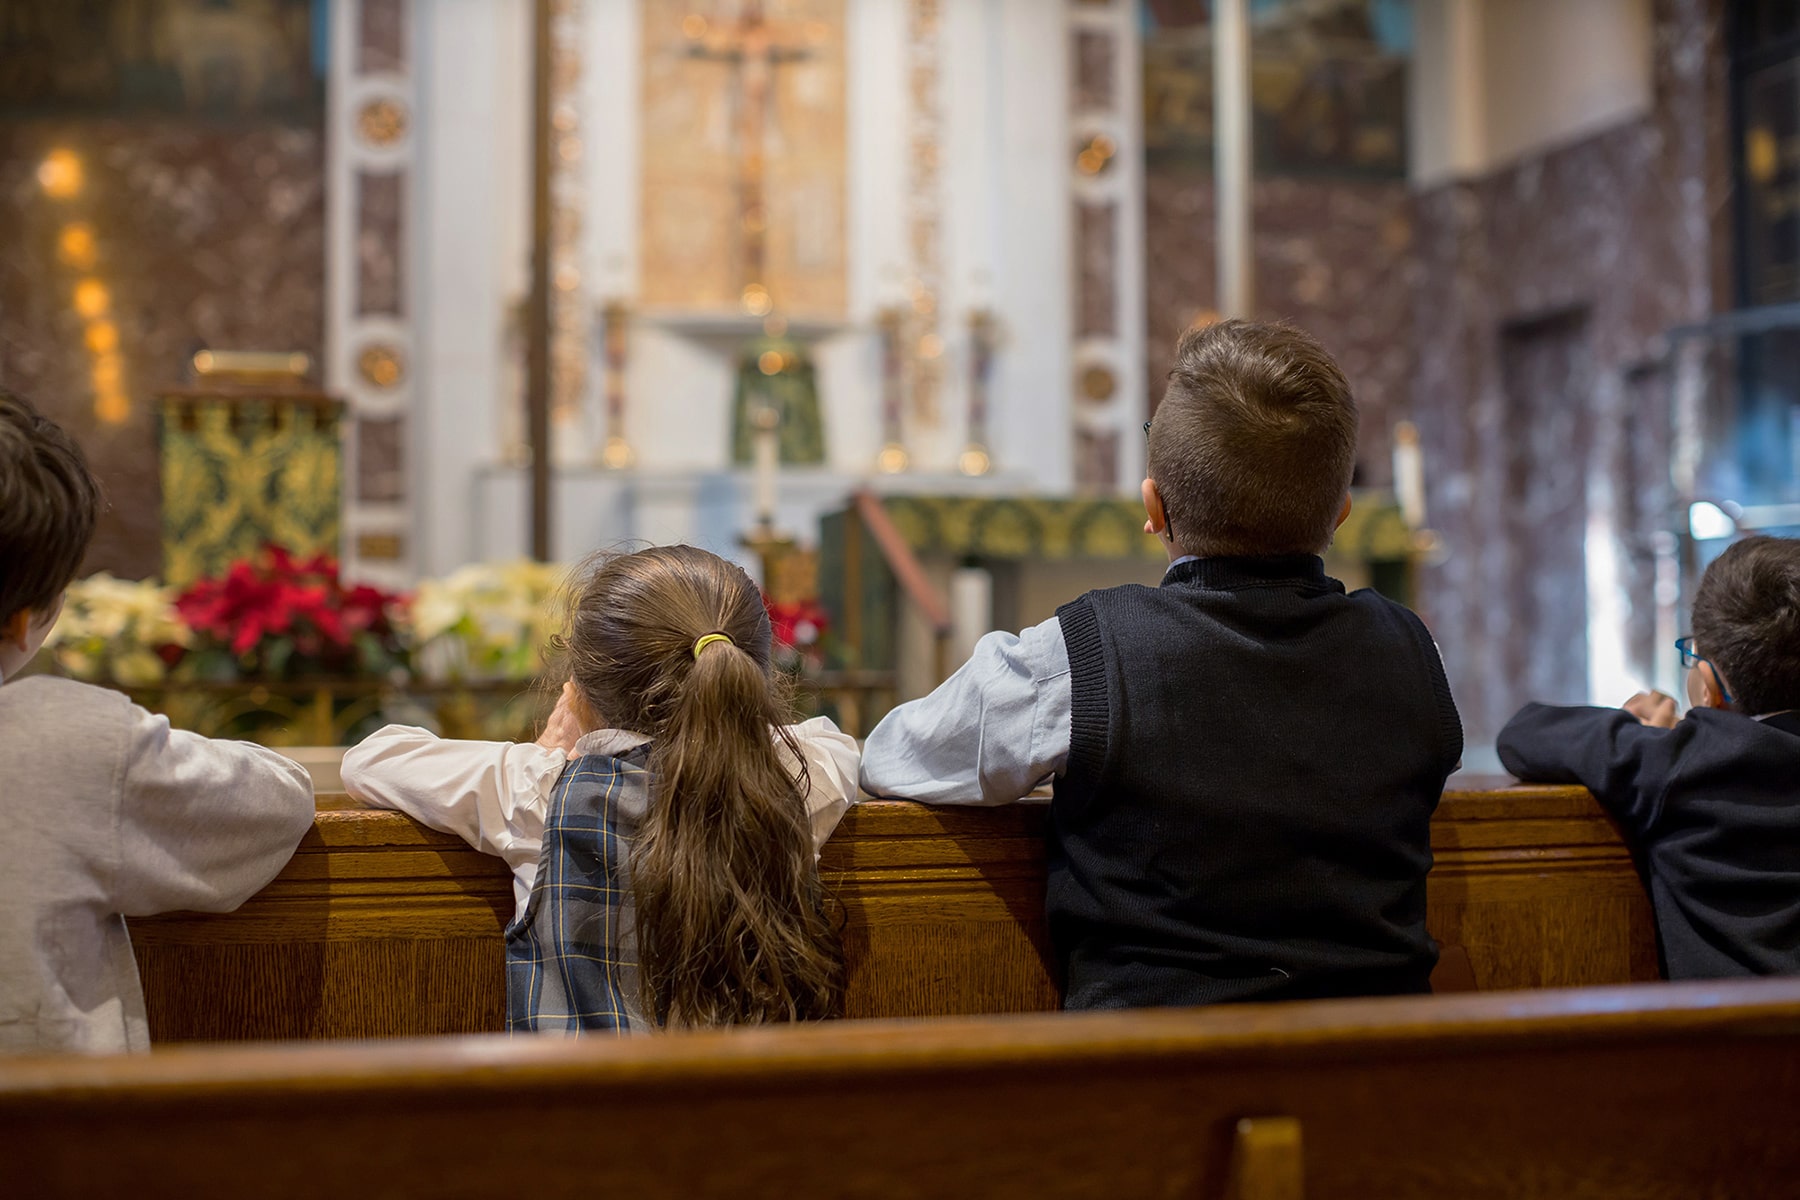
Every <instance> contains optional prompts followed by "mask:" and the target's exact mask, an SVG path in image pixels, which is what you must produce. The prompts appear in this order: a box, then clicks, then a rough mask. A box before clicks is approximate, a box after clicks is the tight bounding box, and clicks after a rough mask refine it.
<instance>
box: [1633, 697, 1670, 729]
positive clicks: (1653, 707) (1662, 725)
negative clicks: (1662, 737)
mask: <svg viewBox="0 0 1800 1200" xmlns="http://www.w3.org/2000/svg"><path fill="white" fill-rule="evenodd" d="M1622 707H1623V708H1624V709H1625V711H1626V712H1628V713H1630V714H1631V715H1632V716H1634V717H1636V718H1637V719H1638V720H1639V721H1641V722H1643V723H1644V724H1645V725H1654V726H1656V727H1657V728H1658V729H1673V728H1675V697H1673V696H1665V695H1664V694H1663V693H1661V692H1639V693H1638V694H1637V695H1635V696H1633V697H1632V698H1631V699H1629V700H1627V701H1626V702H1625V703H1624V705H1623V706H1622Z"/></svg>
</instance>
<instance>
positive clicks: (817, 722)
mask: <svg viewBox="0 0 1800 1200" xmlns="http://www.w3.org/2000/svg"><path fill="white" fill-rule="evenodd" d="M787 730H788V733H789V734H791V735H792V736H793V739H794V742H795V744H796V745H798V746H799V747H800V760H801V762H802V763H803V764H804V765H805V767H806V778H807V792H806V808H807V811H808V812H809V813H810V814H811V815H812V831H813V854H814V855H815V856H816V855H817V854H818V852H819V850H820V849H821V848H823V847H824V845H825V843H826V841H828V840H829V839H830V837H831V833H832V830H834V829H836V828H837V825H838V822H839V821H841V820H843V818H844V814H845V813H846V812H848V811H849V810H850V806H851V805H852V804H854V803H856V797H857V789H856V767H857V759H858V757H859V755H858V753H857V749H856V739H855V738H853V737H851V736H850V735H849V734H847V733H845V732H843V731H842V730H840V729H839V728H838V727H837V726H836V725H835V724H833V723H832V721H831V718H830V717H814V718H813V719H812V720H810V721H802V722H801V723H800V724H798V725H789V726H788V727H787Z"/></svg>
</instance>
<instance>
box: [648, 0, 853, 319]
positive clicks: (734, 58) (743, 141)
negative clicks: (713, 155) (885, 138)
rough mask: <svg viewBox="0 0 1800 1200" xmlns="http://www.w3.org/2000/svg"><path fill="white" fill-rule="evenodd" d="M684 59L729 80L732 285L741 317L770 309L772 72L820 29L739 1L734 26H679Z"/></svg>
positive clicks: (688, 22) (755, 1)
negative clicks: (738, 292)
mask: <svg viewBox="0 0 1800 1200" xmlns="http://www.w3.org/2000/svg"><path fill="white" fill-rule="evenodd" d="M681 24H682V32H683V33H684V34H685V35H686V36H687V39H688V49H687V53H688V55H689V57H691V58H696V59H704V60H706V61H710V62H723V63H726V64H728V65H730V67H731V68H732V71H733V74H734V76H735V80H734V82H735V84H736V87H735V92H736V97H735V98H736V102H737V121H736V122H735V125H736V134H737V152H738V180H737V193H738V230H737V234H738V236H737V246H738V256H737V257H738V280H739V284H740V285H741V289H742V300H743V306H744V311H746V312H747V313H749V314H751V315H752V316H759V317H760V316H764V315H766V314H767V313H768V312H769V311H770V309H771V307H772V304H773V302H772V300H771V297H770V292H769V286H768V284H769V281H768V277H767V273H768V229H769V211H768V195H767V192H768V176H767V169H766V161H765V149H766V143H767V139H768V121H769V108H770V104H771V99H772V98H771V93H772V92H773V90H774V84H775V72H776V69H777V68H779V67H781V66H784V65H786V64H788V63H794V62H801V61H804V60H805V59H807V58H810V57H812V55H813V50H812V49H811V48H810V47H811V46H812V45H813V44H815V43H816V42H817V41H818V40H819V38H820V36H821V30H820V29H819V28H818V27H816V23H813V24H799V23H792V22H779V21H772V20H770V19H769V18H768V17H767V16H766V15H764V12H763V0H742V2H741V3H740V4H739V6H738V14H737V19H736V20H735V21H732V22H730V23H725V22H720V23H718V24H717V25H714V23H712V22H710V21H708V20H707V19H706V18H705V17H704V16H701V15H699V14H693V15H690V16H689V17H687V18H686V19H685V20H683V21H682V23H681Z"/></svg>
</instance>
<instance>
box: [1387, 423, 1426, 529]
mask: <svg viewBox="0 0 1800 1200" xmlns="http://www.w3.org/2000/svg"><path fill="white" fill-rule="evenodd" d="M1394 498H1395V499H1396V500H1397V501H1399V503H1400V515H1401V517H1402V518H1404V519H1405V521H1406V524H1407V527H1408V528H1411V529H1423V528H1425V453H1424V451H1423V450H1421V449H1420V447H1419V428H1418V426H1416V425H1414V424H1413V423H1412V422H1411V421H1402V422H1400V424H1399V425H1397V426H1395V427H1394Z"/></svg>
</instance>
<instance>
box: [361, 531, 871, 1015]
mask: <svg viewBox="0 0 1800 1200" xmlns="http://www.w3.org/2000/svg"><path fill="white" fill-rule="evenodd" d="M571 610H572V611H571V613H570V618H569V625H568V632H567V634H566V635H565V637H564V639H563V643H564V644H563V646H562V649H563V650H564V652H565V654H566V657H567V661H568V666H569V681H568V683H566V684H565V685H564V686H563V691H562V696H561V698H560V699H559V700H558V702H557V705H556V710H555V711H554V712H553V713H552V714H551V717H550V720H549V722H548V724H547V725H546V727H545V730H544V734H543V736H542V737H540V738H539V739H538V741H537V742H535V743H524V744H515V743H510V742H471V741H451V740H446V739H441V738H438V737H435V736H433V735H432V734H430V733H428V732H426V731H425V730H423V729H414V728H409V727H405V726H398V725H390V726H388V727H387V728H385V729H382V730H380V731H379V732H377V733H375V734H373V735H372V736H370V737H369V738H368V739H366V740H365V741H364V742H362V743H361V744H360V745H358V746H356V747H354V748H352V749H351V750H350V751H349V752H348V753H347V754H346V755H345V756H344V767H343V774H344V786H345V789H346V790H347V791H349V792H350V794H351V795H353V796H356V797H357V798H359V799H361V800H363V801H365V802H366V803H369V804H373V805H377V806H380V807H385V808H395V809H399V810H400V811H402V812H405V813H407V814H409V815H410V816H412V817H414V818H415V819H417V820H418V821H420V822H421V823H423V824H425V825H429V826H430V827H432V828H433V829H438V830H442V831H444V832H447V833H454V834H458V835H459V836H461V837H463V838H464V839H466V840H467V841H468V842H469V843H470V844H471V845H473V846H475V847H476V848H477V849H480V850H484V851H486V852H488V853H490V854H496V855H499V856H500V857H502V858H504V859H505V860H506V861H507V863H508V864H509V865H510V866H511V868H512V872H513V881H514V889H515V893H516V896H517V899H518V913H517V916H516V917H515V919H514V920H513V922H512V924H511V925H510V926H509V927H508V928H507V931H506V970H507V976H506V991H507V1027H508V1028H509V1029H512V1030H526V1029H531V1030H561V1031H567V1032H576V1031H582V1030H593V1029H607V1030H619V1031H624V1030H629V1029H637V1028H646V1027H670V1028H686V1027H702V1026H716V1025H738V1024H761V1023H765V1022H772V1021H800V1020H811V1019H817V1018H822V1017H828V1016H833V1015H835V1014H836V1013H837V1011H838V1008H839V1005H840V1001H841V999H842V993H843V963H842V957H841V954H840V951H839V947H838V939H837V932H836V926H835V924H834V922H833V920H832V919H831V915H830V914H829V913H828V912H827V911H826V905H825V898H824V896H823V894H822V891H821V888H820V883H819V875H818V868H817V854H818V849H819V847H820V846H821V845H823V844H824V841H825V839H826V838H827V837H829V836H830V835H831V831H832V830H833V829H834V828H835V827H836V825H837V822H838V819H839V818H840V817H841V816H842V815H843V813H844V811H845V809H846V808H847V807H848V805H849V804H850V803H851V802H852V800H853V799H854V797H855V795H856V766H857V751H856V743H855V741H853V740H852V739H851V738H849V737H848V736H846V735H845V734H843V733H840V732H839V731H838V729H837V727H836V726H835V725H833V724H832V723H831V722H830V721H829V720H827V719H826V718H823V717H816V718H814V719H813V720H810V721H806V722H804V723H802V724H799V725H790V724H787V723H786V722H787V714H786V711H785V705H784V703H783V701H782V699H781V693H780V690H779V688H778V687H777V686H776V682H775V677H774V673H773V670H772V666H771V661H770V654H771V650H772V645H773V636H772V633H771V630H770V626H769V618H768V614H767V612H766V611H765V610H764V608H763V604H762V597H761V595H760V593H758V591H757V589H756V586H755V584H753V583H752V582H751V581H750V578H749V576H747V575H745V574H744V572H743V571H742V570H741V569H740V568H738V567H737V566H735V565H734V564H732V563H729V562H727V561H725V560H724V559H722V558H719V557H718V556H717V555H714V554H709V553H707V552H706V551H704V550H698V549H695V548H693V547H691V546H666V547H657V548H654V549H649V550H642V551H639V552H637V553H635V554H622V555H616V556H611V557H600V558H597V559H595V560H591V561H590V563H589V564H588V565H587V566H586V567H584V568H583V569H582V572H581V581H580V583H579V585H578V587H577V588H576V589H575V592H574V597H573V600H572V603H571Z"/></svg>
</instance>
